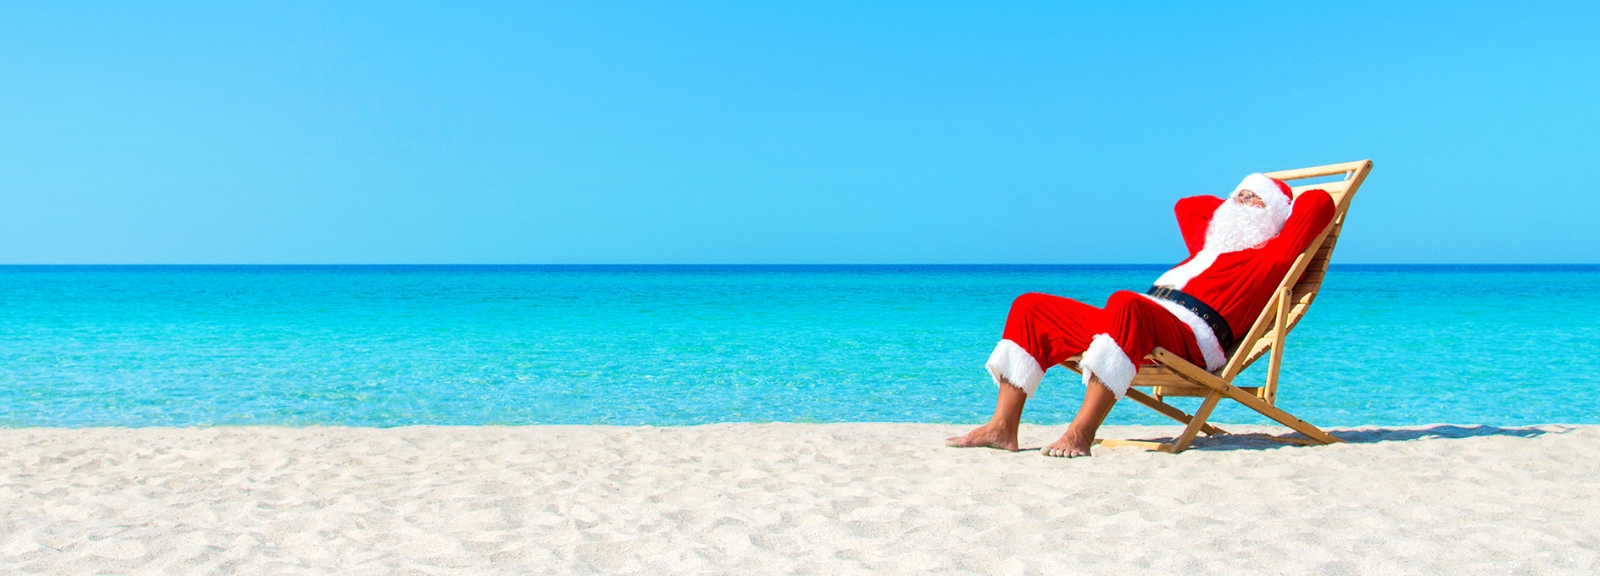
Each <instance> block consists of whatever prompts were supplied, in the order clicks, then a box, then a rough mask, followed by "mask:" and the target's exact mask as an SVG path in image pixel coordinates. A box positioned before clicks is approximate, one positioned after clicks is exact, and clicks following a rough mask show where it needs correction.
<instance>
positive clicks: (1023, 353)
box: [984, 340, 1044, 398]
mask: <svg viewBox="0 0 1600 576" xmlns="http://www.w3.org/2000/svg"><path fill="white" fill-rule="evenodd" d="M984 367H986V368H988V369H989V376H990V377H992V378H994V384H995V386H1000V385H1001V382H1000V379H1002V378H1004V379H1005V381H1006V382H1010V383H1011V385H1012V386H1016V387H1018V388H1021V389H1022V392H1023V393H1025V394H1027V395H1028V397H1029V398H1032V397H1033V391H1034V390H1038V389H1039V381H1040V380H1043V379H1044V369H1043V368H1040V367H1039V361H1038V360H1034V359H1033V355H1032V354H1029V353H1028V351H1027V350H1023V349H1022V347H1021V346H1018V345H1017V343H1016V342H1012V341H1010V340H1001V341H1000V343H999V344H995V345H994V353H992V354H990V355H989V361H988V362H986V363H984Z"/></svg>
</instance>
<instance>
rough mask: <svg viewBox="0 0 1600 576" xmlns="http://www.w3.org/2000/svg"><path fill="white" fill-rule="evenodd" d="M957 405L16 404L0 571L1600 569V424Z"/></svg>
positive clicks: (0, 447)
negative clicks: (166, 413)
mask: <svg viewBox="0 0 1600 576" xmlns="http://www.w3.org/2000/svg"><path fill="white" fill-rule="evenodd" d="M963 430H964V427H961V426H951V425H921V424H721V425H710V426H695V427H684V428H651V427H604V426H548V427H545V426H537V427H485V428H479V427H414V428H393V429H363V428H193V429H170V428H168V429H163V428H146V429H131V430H130V429H77V430H71V429H13V430H4V431H0V461H3V462H0V466H3V470H4V473H3V474H4V476H3V482H0V509H3V512H0V572H6V573H57V574H63V573H101V572H116V573H213V572H241V573H332V572H341V573H355V574H393V573H424V574H433V573H461V574H472V573H535V572H538V573H668V572H675V573H830V574H833V573H921V572H929V571H938V572H945V573H978V574H1051V573H1056V574H1059V573H1068V572H1072V573H1130V574H1142V573H1153V574H1163V573H1170V574H1176V573H1203V574H1229V573H1323V574H1345V573H1351V574H1387V573H1459V572H1465V573H1538V574H1549V573H1595V572H1596V571H1600V530H1597V529H1596V527H1597V526H1600V427H1573V426H1542V427H1534V428H1515V429H1502V428H1493V427H1473V426H1450V425H1434V426H1423V427H1415V428H1360V429H1334V431H1335V432H1336V433H1338V434H1341V435H1343V436H1345V437H1347V438H1349V439H1351V440H1353V442H1351V443H1349V444H1343V445H1335V446H1325V447H1312V448H1305V447H1297V446H1287V445H1281V444H1278V443H1273V442H1268V441H1264V440H1259V439H1250V438H1219V439H1203V440H1201V441H1200V442H1199V443H1198V444H1197V449H1194V450H1191V451H1189V452H1186V453H1184V454H1181V455H1169V454H1160V453H1149V452H1143V451H1140V450H1137V449H1133V448H1119V449H1116V450H1110V449H1103V448H1097V449H1096V453H1095V454H1096V457H1095V458H1092V459H1078V460H1070V461H1069V460H1060V459H1053V458H1043V457H1040V456H1039V454H1038V452H1037V451H1023V452H1020V453H1015V454H1013V453H1003V452H997V451H993V450H977V449H966V450H962V449H951V448H944V447H942V446H940V441H941V439H943V438H944V437H945V436H948V435H952V434H955V433H958V432H961V431H963ZM1060 430H1061V428H1060V427H1027V428H1025V429H1024V431H1023V440H1024V442H1025V446H1028V447H1033V448H1037V447H1038V446H1040V445H1042V444H1043V443H1045V442H1046V441H1047V440H1049V439H1052V438H1053V437H1054V436H1055V435H1056V434H1058V433H1059V432H1060ZM1175 430H1176V429H1174V428H1159V427H1156V428H1151V427H1142V428H1134V427H1108V428H1107V429H1105V431H1104V432H1105V434H1104V435H1105V436H1107V437H1147V438H1148V437H1156V436H1160V435H1163V434H1171V433H1173V432H1174V431H1175ZM1249 430H1250V429H1246V431H1249ZM1253 430H1255V431H1258V432H1269V433H1270V432H1278V433H1281V431H1277V430H1274V429H1270V428H1255V429H1253Z"/></svg>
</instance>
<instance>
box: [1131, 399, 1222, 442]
mask: <svg viewBox="0 0 1600 576" xmlns="http://www.w3.org/2000/svg"><path fill="white" fill-rule="evenodd" d="M1127 396H1128V398H1129V399H1131V400H1133V401H1134V402H1138V403H1140V404H1144V405H1145V406H1148V407H1149V408H1150V409H1151V410H1155V411H1156V412H1160V413H1161V414H1162V415H1163V416H1166V417H1168V418H1171V419H1173V420H1177V421H1178V422H1179V423H1181V424H1183V425H1185V426H1187V425H1188V424H1189V422H1190V421H1192V420H1193V419H1194V417H1192V416H1190V415H1188V414H1187V413H1185V412H1184V411H1183V410H1179V409H1178V407H1177V406H1173V405H1171V404H1168V403H1166V402H1163V401H1161V400H1159V399H1157V398H1156V397H1154V396H1151V395H1149V394H1145V393H1144V392H1140V391H1139V389H1137V388H1129V389H1128V394H1127ZM1200 431H1201V432H1204V433H1205V435H1206V436H1216V435H1218V434H1227V433H1228V431H1227V430H1223V429H1221V428H1218V427H1216V426H1212V425H1210V424H1206V423H1204V422H1202V423H1201V426H1200Z"/></svg>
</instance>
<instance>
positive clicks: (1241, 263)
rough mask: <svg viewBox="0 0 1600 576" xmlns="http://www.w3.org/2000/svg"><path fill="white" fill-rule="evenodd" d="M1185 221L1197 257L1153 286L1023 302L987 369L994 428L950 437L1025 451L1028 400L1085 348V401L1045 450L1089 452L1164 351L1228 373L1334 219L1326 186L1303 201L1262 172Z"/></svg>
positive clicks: (1187, 207) (1186, 205)
mask: <svg viewBox="0 0 1600 576" xmlns="http://www.w3.org/2000/svg"><path fill="white" fill-rule="evenodd" d="M1176 211H1177V214H1178V228H1179V229H1180V230H1181V231H1182V232H1183V241H1184V243H1185V244H1187V245H1188V248H1189V259H1187V260H1184V261H1183V262H1182V263H1181V264H1178V265H1177V266H1176V267H1174V268H1172V269H1171V270H1168V271H1167V272H1166V273H1165V274H1162V275H1161V277H1160V278H1157V279H1156V281H1155V285H1154V286H1152V287H1151V288H1150V290H1149V292H1148V293H1146V294H1137V293H1134V292H1129V291H1126V290H1123V291H1118V292H1116V293H1114V294H1112V295H1111V298H1110V299H1109V300H1108V301H1106V306H1105V308H1103V309H1102V308H1095V307H1093V306H1089V305H1087V304H1084V303H1082V302H1078V301H1076V300H1072V299H1069V298H1062V297H1060V296H1051V295H1048V294H1036V293H1029V294H1023V295H1022V296H1019V297H1017V299H1016V301H1015V302H1013V303H1012V304H1011V313H1010V315H1009V316H1008V317H1007V318H1006V328H1005V332H1004V335H1003V337H1002V339H1001V340H1000V343H999V344H998V345H996V346H995V349H994V353H993V354H991V355H990V356H989V362H988V364H987V366H988V368H989V374H990V375H991V376H992V377H993V378H994V381H995V384H996V385H997V386H998V387H999V388H1000V397H999V399H998V400H997V401H996V402H995V409H994V417H993V418H991V419H990V420H989V423H987V424H984V425H982V426H979V427H978V428H976V429H974V430H972V431H971V432H969V433H967V434H966V435H965V436H957V437H954V438H950V439H949V440H947V441H946V442H945V443H946V444H947V445H949V446H960V447H978V446H981V447H989V448H999V449H1002V450H1012V451H1015V450H1017V425H1018V423H1019V422H1021V419H1022V406H1023V404H1024V403H1025V402H1027V400H1028V398H1030V397H1032V396H1033V393H1034V390H1036V389H1037V388H1038V386H1039V380H1040V379H1042V378H1044V371H1045V370H1046V369H1047V368H1049V367H1051V366H1055V365H1056V364H1059V363H1060V362H1061V361H1063V360H1066V359H1068V358H1071V357H1073V356H1077V355H1080V354H1081V355H1082V356H1083V357H1082V359H1081V360H1080V361H1079V363H1078V364H1079V366H1081V367H1082V368H1083V382H1084V385H1085V386H1087V391H1086V392H1085V393H1084V398H1083V406H1082V407H1080V408H1079V409H1078V414H1077V416H1076V417H1075V418H1073V420H1072V424H1070V425H1069V426H1068V427H1067V432H1066V433H1065V434H1062V435H1061V439H1059V440H1056V441H1055V442H1054V443H1052V444H1050V445H1049V446H1046V447H1045V448H1044V449H1043V450H1042V452H1043V453H1044V455H1046V456H1065V457H1068V458H1071V457H1075V456H1088V455H1089V446H1090V444H1092V443H1093V442H1094V435H1095V431H1096V430H1098V429H1099V428H1100V423H1101V422H1103V421H1105V418H1106V415H1107V414H1109V413H1110V412H1111V407H1112V405H1113V404H1115V403H1116V401H1117V400H1118V399H1119V398H1122V396H1123V395H1124V394H1126V393H1127V390H1128V385H1129V384H1130V383H1132V381H1133V376H1134V374H1136V373H1137V372H1138V366H1137V364H1136V363H1138V362H1145V360H1144V357H1145V356H1146V355H1148V354H1150V351H1151V350H1153V349H1155V347H1157V346H1160V347H1162V348H1165V349H1166V350H1168V351H1170V352H1172V353H1174V354H1177V355H1179V356H1182V357H1183V358H1184V359H1186V360H1188V361H1190V362H1193V363H1195V364H1196V365H1199V366H1205V367H1206V369H1207V370H1216V369H1218V368H1221V367H1222V365H1223V364H1224V363H1226V361H1227V354H1228V353H1229V352H1230V351H1231V349H1232V346H1233V336H1234V335H1235V334H1238V335H1243V334H1244V333H1245V331H1246V330H1249V329H1250V325H1251V324H1253V323H1254V322H1255V321H1256V317H1257V316H1258V315H1259V314H1260V313H1261V310H1262V309H1263V308H1265V307H1266V305H1267V301H1268V300H1270V299H1271V298H1272V292H1273V290H1274V289H1276V288H1277V283H1278V281H1279V280H1281V279H1282V278H1283V275H1284V274H1286V273H1287V272H1288V271H1289V267H1290V266H1291V265H1293V264H1294V259H1295V257H1296V256H1298V255H1299V254H1300V253H1301V252H1302V251H1304V250H1305V248H1306V246H1308V245H1310V243H1311V241H1312V240H1315V239H1316V238H1317V236H1318V235H1320V234H1322V231H1323V230H1324V229H1326V228H1327V227H1328V222H1329V221H1331V220H1332V218H1333V212H1334V207H1333V199H1332V198H1331V197H1330V196H1328V193H1327V192H1324V191H1322V190H1310V191H1307V192H1305V193H1302V194H1301V195H1300V197H1299V198H1295V197H1294V196H1293V194H1292V193H1291V192H1290V191H1289V186H1288V185H1287V184H1284V183H1283V182H1281V181H1279V180H1275V179H1272V178H1268V177H1266V176H1263V175H1261V174H1251V175H1249V176H1246V177H1245V179H1244V181H1243V182H1241V183H1240V184H1239V186H1238V187H1237V188H1235V189H1234V191H1233V193H1232V194H1229V195H1228V198H1227V199H1222V198H1217V197H1215V196H1194V197H1190V198H1184V199H1182V200H1179V201H1178V205H1177V209H1176Z"/></svg>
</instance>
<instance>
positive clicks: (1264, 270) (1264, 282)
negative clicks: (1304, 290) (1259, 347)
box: [1174, 190, 1333, 337]
mask: <svg viewBox="0 0 1600 576" xmlns="http://www.w3.org/2000/svg"><path fill="white" fill-rule="evenodd" d="M1223 202H1225V200H1223V199H1221V198H1218V197H1216V196H1193V197H1189V198H1184V199H1182V200H1179V201H1178V205H1177V207H1176V209H1175V211H1176V212H1177V214H1178V228H1179V229H1180V230H1182V231H1183V242H1184V244H1187V245H1188V247H1189V258H1188V259H1185V260H1184V261H1183V262H1182V263H1180V264H1179V265H1178V266H1179V267H1181V266H1183V265H1184V264H1188V263H1189V262H1190V261H1191V260H1194V259H1195V256H1196V255H1198V254H1199V253H1200V251H1201V250H1202V249H1203V248H1204V247H1205V242H1206V227H1207V226H1209V225H1210V224H1211V215H1212V214H1214V213H1215V212H1216V211H1217V206H1220V205H1222V203H1223ZM1332 220H1333V198H1332V197H1331V196H1328V193H1327V192H1324V191H1322V190H1308V191H1306V192H1303V193H1301V194H1300V196H1299V197H1297V198H1295V200H1294V208H1293V211H1292V212H1291V213H1290V215H1289V220H1288V221H1287V222H1284V224H1283V230H1281V231H1279V232H1278V235H1277V236H1274V237H1273V238H1272V239H1271V240H1268V241H1266V242H1265V243H1263V244H1261V245H1260V246H1257V247H1255V248H1246V249H1244V250H1238V251H1235V252H1227V253H1223V254H1220V255H1218V256H1217V257H1216V260H1215V261H1213V262H1212V263H1211V265H1209V266H1206V267H1205V268H1204V269H1203V271H1200V272H1199V273H1198V274H1195V275H1194V276H1193V277H1192V278H1190V279H1189V281H1188V282H1186V283H1184V285H1182V286H1174V288H1177V289H1179V290H1182V291H1184V292H1185V293H1187V294H1189V295H1190V296H1194V297H1195V298H1199V299H1200V301H1202V302H1205V303H1206V304H1209V305H1210V306H1211V307H1212V308H1213V309H1215V310H1216V311H1217V312H1218V313H1220V314H1222V317H1223V318H1225V319H1227V321H1228V327H1229V328H1232V329H1233V333H1234V334H1235V335H1237V336H1238V337H1243V336H1244V334H1245V331H1246V330H1249V329H1250V325H1251V324H1254V323H1255V321H1256V317H1257V316H1259V315H1260V314H1261V309H1263V308H1266V306H1267V301H1268V300H1271V299H1272V291H1273V290H1274V289H1275V288H1277V287H1278V281H1279V280H1281V279H1282V278H1283V275H1284V274H1286V273H1288V272H1289V267H1290V266H1291V265H1293V264H1294V259H1295V257H1296V256H1299V255H1300V253H1301V252H1304V251H1305V249H1306V246H1308V245H1310V244H1311V241H1312V240H1316V239H1317V235H1319V234H1321V233H1322V231H1323V229H1325V228H1327V227H1328V222H1330V221H1332Z"/></svg>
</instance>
